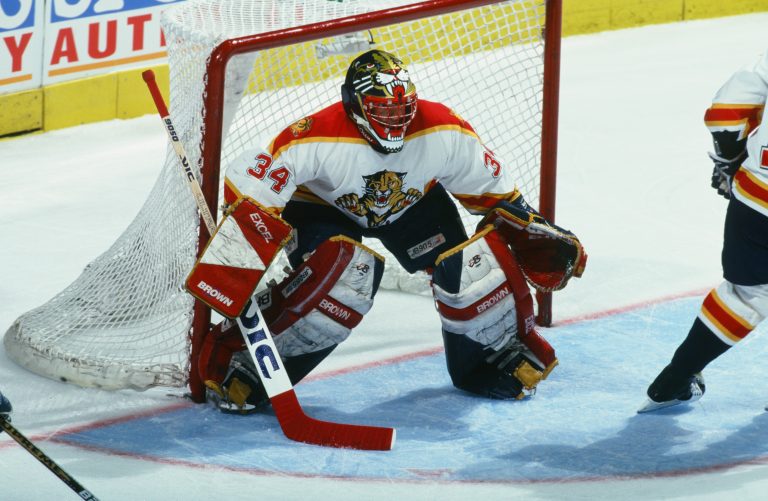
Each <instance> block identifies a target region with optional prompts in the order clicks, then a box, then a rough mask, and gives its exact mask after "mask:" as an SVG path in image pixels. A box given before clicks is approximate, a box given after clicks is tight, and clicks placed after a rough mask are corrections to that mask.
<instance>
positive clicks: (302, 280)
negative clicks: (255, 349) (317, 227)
mask: <svg viewBox="0 0 768 501" xmlns="http://www.w3.org/2000/svg"><path fill="white" fill-rule="evenodd" d="M383 271H384V258H382V257H381V256H379V255H378V254H376V253H375V252H373V251H372V250H370V249H368V248H367V247H365V246H364V245H363V244H361V243H359V242H357V241H355V240H352V239H350V238H348V237H344V236H337V237H332V238H330V239H328V240H326V241H325V242H323V243H321V244H320V245H319V246H318V247H317V249H315V251H314V252H313V253H312V254H311V255H310V256H309V258H308V259H307V260H306V261H305V262H304V263H302V264H301V266H299V267H298V268H297V269H296V270H295V271H293V272H292V273H291V274H290V275H289V276H288V277H286V278H285V279H284V280H283V281H282V282H281V283H280V284H278V285H276V286H275V287H271V288H269V289H268V290H266V291H265V292H264V293H262V294H259V295H258V296H259V305H260V307H261V308H262V311H263V312H264V318H265V320H266V321H267V324H268V325H269V327H270V329H271V330H272V334H273V336H274V340H275V345H276V346H277V349H278V350H279V351H280V353H281V354H282V355H283V357H295V356H299V355H304V354H307V353H313V352H317V351H320V350H324V349H327V348H330V347H333V346H336V345H338V344H339V343H341V342H343V341H344V340H346V339H347V337H348V336H349V334H350V332H351V330H352V329H353V328H354V327H356V326H357V325H358V324H359V323H360V321H361V320H362V319H363V316H364V315H365V314H366V313H368V310H370V309H371V306H372V305H373V298H374V296H375V295H376V291H377V290H378V287H379V283H380V282H381V277H382V273H383Z"/></svg>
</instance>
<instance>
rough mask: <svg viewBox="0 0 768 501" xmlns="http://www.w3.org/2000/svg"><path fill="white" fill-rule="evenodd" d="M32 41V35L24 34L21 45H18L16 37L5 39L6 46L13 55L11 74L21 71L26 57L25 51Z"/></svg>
mask: <svg viewBox="0 0 768 501" xmlns="http://www.w3.org/2000/svg"><path fill="white" fill-rule="evenodd" d="M31 39H32V33H24V34H23V35H21V43H19V44H18V45H16V38H15V37H5V38H3V41H4V42H5V46H6V47H8V52H10V53H11V72H15V71H21V62H22V58H23V57H24V51H25V50H26V49H27V45H29V41H30V40H31Z"/></svg>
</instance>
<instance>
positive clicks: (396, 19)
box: [189, 0, 562, 402]
mask: <svg viewBox="0 0 768 501" xmlns="http://www.w3.org/2000/svg"><path fill="white" fill-rule="evenodd" d="M500 1H502V0H428V1H425V2H421V3H415V4H411V5H405V6H397V7H391V8H387V9H384V10H376V11H372V12H368V13H365V14H359V15H352V16H348V17H343V18H339V19H334V20H331V21H323V22H317V23H310V24H306V25H302V26H297V27H292V28H287V29H281V30H275V31H270V32H266V33H259V34H254V35H248V36H244V37H238V38H232V39H228V40H225V41H223V42H222V43H221V44H219V45H218V46H217V47H216V48H215V49H214V50H213V52H212V54H211V56H210V58H209V60H208V62H207V67H206V75H207V83H206V87H205V95H204V98H203V102H204V109H205V122H206V126H205V128H204V130H203V136H202V141H201V148H202V152H201V156H200V165H199V167H200V172H201V173H202V174H201V178H202V190H203V194H204V196H205V200H206V203H207V204H208V207H209V208H210V209H211V211H212V212H213V213H214V214H215V213H216V210H215V208H216V206H217V204H218V196H219V191H220V184H219V179H220V158H221V150H222V141H223V137H222V136H223V130H222V129H223V119H224V117H223V110H224V86H225V76H226V67H227V63H228V62H229V61H230V59H231V58H232V57H234V56H236V55H238V54H242V53H245V52H256V51H260V50H266V49H272V48H276V47H280V46H284V45H288V44H298V43H302V42H310V41H314V40H319V39H321V38H327V37H333V36H338V35H342V34H345V33H350V32H355V31H365V30H370V29H374V28H379V27H382V26H386V25H390V24H394V23H401V22H407V21H413V20H416V19H420V18H424V17H428V16H431V15H442V14H450V13H453V12H458V11H462V10H466V9H471V8H476V7H482V6H485V5H491V4H495V3H500ZM544 3H545V4H546V13H545V25H544V37H543V38H544V56H543V59H544V68H543V79H544V81H543V88H542V92H543V95H542V132H541V135H542V138H541V166H540V174H539V176H540V186H539V190H540V193H539V208H538V209H539V212H540V213H541V215H542V216H544V217H545V218H547V219H548V220H549V221H551V222H554V221H555V197H556V177H557V128H558V114H559V87H560V39H561V23H562V0H545V2H544ZM199 228H200V231H199V239H198V254H199V253H200V252H201V251H202V249H204V248H205V243H206V242H207V241H208V240H209V238H210V235H209V233H208V231H207V229H206V227H205V224H204V223H203V221H202V220H201V221H200V226H199ZM536 299H537V303H538V314H537V323H539V325H542V326H549V325H551V322H552V297H551V293H537V294H536ZM210 322H211V310H210V308H209V307H208V306H207V305H205V304H204V303H202V302H201V301H199V300H195V303H194V307H193V320H192V325H191V328H190V334H189V335H190V341H191V343H190V344H191V352H190V358H191V360H192V362H193V364H192V369H191V370H190V374H189V388H190V396H191V398H192V400H193V401H195V402H203V401H205V388H204V385H203V383H202V381H201V380H200V378H199V376H198V374H197V371H196V370H194V361H195V360H197V358H198V356H199V353H200V349H201V344H202V339H203V334H204V333H205V332H206V331H207V330H208V329H209V328H210Z"/></svg>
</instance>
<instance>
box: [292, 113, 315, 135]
mask: <svg viewBox="0 0 768 501" xmlns="http://www.w3.org/2000/svg"><path fill="white" fill-rule="evenodd" d="M314 121H315V120H314V119H313V118H312V117H304V118H302V119H300V120H298V121H297V122H295V123H293V124H291V127H290V128H291V132H292V133H293V137H299V136H301V135H303V134H306V133H307V132H309V130H310V129H311V128H312V122H314Z"/></svg>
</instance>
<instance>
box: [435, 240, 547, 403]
mask: <svg viewBox="0 0 768 501" xmlns="http://www.w3.org/2000/svg"><path fill="white" fill-rule="evenodd" d="M432 282H433V294H434V297H435V301H436V305H437V310H438V313H439V315H440V319H441V322H442V325H443V339H444V341H445V351H446V361H447V364H448V372H449V373H450V375H451V378H452V380H453V382H454V385H455V386H457V387H458V388H461V389H464V390H467V391H470V392H473V393H478V394H481V395H485V396H488V397H491V398H523V397H524V396H525V395H526V394H528V393H530V392H532V391H533V390H534V389H535V388H536V386H537V385H538V383H539V382H540V381H541V380H542V379H544V378H546V377H547V375H548V374H549V373H550V371H551V370H552V369H553V368H554V367H555V365H557V358H556V356H555V352H554V350H553V349H552V347H551V346H550V344H549V343H548V342H547V341H546V340H545V339H544V338H542V337H541V336H539V334H538V333H537V332H536V330H535V329H534V315H533V300H532V298H531V294H530V290H529V289H528V286H527V285H526V283H525V279H524V278H523V275H522V273H521V271H520V267H519V266H518V264H517V262H516V260H515V256H514V255H513V254H512V253H511V252H510V250H509V248H508V247H507V245H506V242H505V241H504V239H503V238H502V237H501V236H500V235H499V234H498V233H497V232H496V230H494V229H493V228H492V227H490V226H489V227H486V228H485V229H484V230H482V231H481V232H479V233H478V234H476V235H475V236H474V237H472V239H470V240H469V241H467V242H465V243H463V244H461V245H460V246H457V247H456V248H454V249H452V250H450V251H448V252H446V253H444V254H442V255H441V256H440V258H438V262H437V264H436V267H435V271H434V274H433V277H432Z"/></svg>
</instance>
